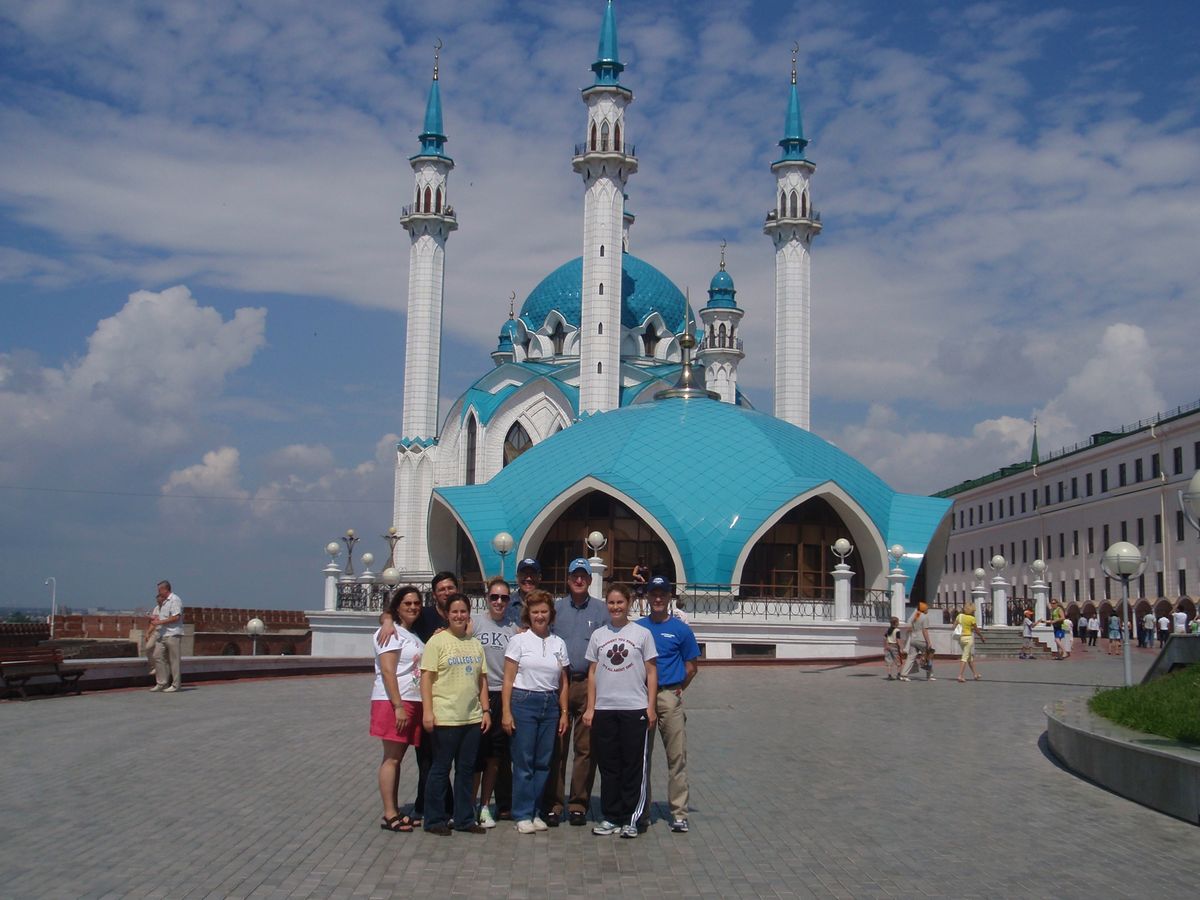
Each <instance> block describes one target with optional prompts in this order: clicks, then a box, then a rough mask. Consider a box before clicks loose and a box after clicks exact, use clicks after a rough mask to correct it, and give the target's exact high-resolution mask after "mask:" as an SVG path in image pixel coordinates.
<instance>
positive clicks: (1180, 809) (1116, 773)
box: [1045, 698, 1200, 825]
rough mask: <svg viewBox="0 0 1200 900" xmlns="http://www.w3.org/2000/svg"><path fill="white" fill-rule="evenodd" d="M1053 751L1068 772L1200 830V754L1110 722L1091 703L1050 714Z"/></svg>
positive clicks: (1055, 706) (1057, 707)
mask: <svg viewBox="0 0 1200 900" xmlns="http://www.w3.org/2000/svg"><path fill="white" fill-rule="evenodd" d="M1045 712H1046V733H1047V737H1048V739H1049V742H1050V749H1051V751H1052V752H1053V753H1054V755H1055V756H1057V757H1058V758H1059V760H1061V761H1062V763H1063V765H1065V766H1066V767H1067V768H1068V769H1070V770H1071V771H1073V772H1075V773H1076V774H1079V775H1082V776H1084V777H1085V778H1088V779H1090V780H1091V781H1094V782H1096V783H1097V784H1099V785H1101V786H1102V787H1106V788H1108V789H1109V790H1110V791H1112V792H1113V793H1116V794H1120V795H1121V796H1122V797H1126V798H1128V799H1130V800H1134V801H1136V802H1138V803H1141V804H1143V805H1144V806H1149V807H1150V808H1151V809H1156V810H1158V811H1159V812H1164V813H1167V814H1168V815H1171V816H1175V817H1177V818H1180V819H1183V820H1185V821H1187V822H1191V823H1192V824H1193V825H1200V749H1197V748H1195V747H1190V746H1188V745H1186V744H1181V743H1179V742H1178V741H1173V740H1170V739H1169V738H1164V737H1158V736H1157V735H1152V734H1144V733H1143V732H1140V731H1134V730H1132V729H1130V728H1125V727H1124V726H1122V725H1117V724H1116V723H1115V722H1110V721H1109V720H1108V719H1105V718H1102V717H1101V716H1097V715H1096V714H1094V713H1093V712H1091V711H1090V710H1089V709H1088V708H1087V698H1075V699H1072V700H1058V701H1056V702H1054V703H1051V704H1050V705H1049V706H1047V707H1046V709H1045Z"/></svg>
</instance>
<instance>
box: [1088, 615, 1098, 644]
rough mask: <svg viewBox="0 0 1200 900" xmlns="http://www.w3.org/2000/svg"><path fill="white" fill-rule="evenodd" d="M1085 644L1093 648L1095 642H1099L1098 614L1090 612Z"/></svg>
mask: <svg viewBox="0 0 1200 900" xmlns="http://www.w3.org/2000/svg"><path fill="white" fill-rule="evenodd" d="M1087 639H1088V640H1087V642H1088V646H1089V647H1095V646H1096V642H1097V641H1098V640H1100V613H1099V612H1097V611H1096V610H1092V615H1091V618H1089V619H1088V622H1087Z"/></svg>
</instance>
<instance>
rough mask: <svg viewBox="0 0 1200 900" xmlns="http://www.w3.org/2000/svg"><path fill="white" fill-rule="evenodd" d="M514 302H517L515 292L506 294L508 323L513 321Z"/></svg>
mask: <svg viewBox="0 0 1200 900" xmlns="http://www.w3.org/2000/svg"><path fill="white" fill-rule="evenodd" d="M516 302H517V292H516V291H509V292H508V320H509V321H510V322H511V321H512V319H513V304H514V303H516Z"/></svg>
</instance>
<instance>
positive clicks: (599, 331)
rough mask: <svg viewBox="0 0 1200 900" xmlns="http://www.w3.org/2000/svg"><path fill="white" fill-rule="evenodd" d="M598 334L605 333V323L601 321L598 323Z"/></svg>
mask: <svg viewBox="0 0 1200 900" xmlns="http://www.w3.org/2000/svg"><path fill="white" fill-rule="evenodd" d="M596 334H604V323H603V322H600V323H599V324H597V325H596Z"/></svg>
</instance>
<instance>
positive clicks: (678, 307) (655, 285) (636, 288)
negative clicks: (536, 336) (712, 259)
mask: <svg viewBox="0 0 1200 900" xmlns="http://www.w3.org/2000/svg"><path fill="white" fill-rule="evenodd" d="M582 288H583V257H582V256H577V257H575V258H574V259H573V260H571V261H570V262H567V263H563V264H562V265H561V266H559V267H558V268H557V269H555V270H554V271H553V272H551V273H550V274H549V275H547V276H546V277H545V278H543V279H542V280H541V283H539V284H538V286H537V287H535V288H534V289H533V290H532V291H530V292H529V296H528V297H526V298H525V303H524V304H523V305H522V306H521V319H522V320H523V321H524V322H525V327H527V328H529V329H530V330H531V331H536V330H537V329H538V328H541V327H542V324H543V323H544V322H545V321H546V316H547V315H549V314H550V311H551V310H558V312H559V313H560V314H561V315H562V317H563V318H564V319H566V320H567V322H568V324H570V325H573V326H575V327H576V328H578V327H579V323H580V320H581V313H582V303H581V301H580V293H581V291H582ZM654 312H657V313H658V314H659V315H661V316H662V317H663V321H664V322H665V323H666V325H667V327H668V328H669V329H671V331H672V333H674V334H681V333H682V332H683V329H684V326H685V325H686V318H687V298H685V297H684V296H683V292H682V291H681V290H679V288H677V287H676V286H675V284H674V283H673V282H672V281H671V279H670V278H668V277H667V276H666V275H664V274H663V273H662V272H660V271H659V270H658V269H656V268H654V266H652V265H650V263H648V262H646V261H645V260H642V259H638V258H637V257H636V256H634V255H632V254H630V253H624V254H622V255H621V324H622V325H624V326H625V327H626V328H637V327H639V326H641V325H642V324H644V323H645V321H646V319H647V318H648V317H649V316H650V314H651V313H654Z"/></svg>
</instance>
